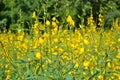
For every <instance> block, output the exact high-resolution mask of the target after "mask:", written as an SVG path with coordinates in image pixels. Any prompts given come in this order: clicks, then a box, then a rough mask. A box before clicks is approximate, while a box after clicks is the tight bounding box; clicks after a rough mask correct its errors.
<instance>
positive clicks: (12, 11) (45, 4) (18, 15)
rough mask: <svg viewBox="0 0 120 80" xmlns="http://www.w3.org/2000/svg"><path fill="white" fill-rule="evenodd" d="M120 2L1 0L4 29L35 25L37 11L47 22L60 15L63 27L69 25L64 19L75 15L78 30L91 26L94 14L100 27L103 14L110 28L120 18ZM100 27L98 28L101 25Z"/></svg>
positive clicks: (40, 17)
mask: <svg viewBox="0 0 120 80" xmlns="http://www.w3.org/2000/svg"><path fill="white" fill-rule="evenodd" d="M119 10H120V1H119V0H114V1H113V0H35V1H33V0H1V1H0V25H1V26H0V27H1V29H3V27H5V26H7V29H8V28H10V29H15V30H16V29H17V28H18V27H20V28H21V27H23V28H27V29H28V28H30V27H31V26H32V23H33V21H32V19H31V17H30V16H31V13H32V12H33V11H35V12H36V13H37V15H38V16H39V17H38V18H39V21H42V22H44V20H46V19H51V18H52V17H53V16H56V17H57V18H58V20H60V22H61V24H64V23H66V21H65V20H64V18H66V17H67V16H68V15H71V16H72V17H73V19H74V20H75V23H76V27H79V24H81V23H85V24H87V18H88V17H89V15H90V13H91V11H92V13H93V17H94V20H95V22H96V25H97V24H98V22H99V21H98V15H99V13H102V14H103V16H104V18H105V19H104V20H105V27H110V25H111V24H109V23H111V22H112V21H113V19H114V18H116V17H120V12H119ZM97 26H98V25H97Z"/></svg>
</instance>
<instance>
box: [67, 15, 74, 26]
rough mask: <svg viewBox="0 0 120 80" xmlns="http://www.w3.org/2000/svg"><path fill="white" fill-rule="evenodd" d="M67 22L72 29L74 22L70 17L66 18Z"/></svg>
mask: <svg viewBox="0 0 120 80" xmlns="http://www.w3.org/2000/svg"><path fill="white" fill-rule="evenodd" d="M67 22H68V23H70V25H71V26H72V27H74V26H75V22H74V21H73V19H72V17H71V16H70V15H69V16H68V17H67Z"/></svg>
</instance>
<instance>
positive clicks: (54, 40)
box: [0, 12, 120, 80]
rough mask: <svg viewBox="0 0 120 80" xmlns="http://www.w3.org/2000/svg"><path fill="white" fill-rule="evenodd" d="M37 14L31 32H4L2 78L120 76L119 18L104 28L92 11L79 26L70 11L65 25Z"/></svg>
mask: <svg viewBox="0 0 120 80" xmlns="http://www.w3.org/2000/svg"><path fill="white" fill-rule="evenodd" d="M100 16H102V15H100ZM36 17H37V16H36V13H35V12H33V15H32V18H34V19H35V21H34V24H33V26H32V29H31V30H30V33H26V32H24V31H23V30H22V29H19V30H18V31H17V32H15V33H13V32H11V31H10V30H9V31H8V32H6V30H4V31H3V32H1V34H0V80H120V36H119V35H120V26H119V25H118V19H116V20H115V21H114V22H113V23H112V27H111V29H110V30H104V29H103V28H102V24H103V21H102V18H101V17H99V20H100V22H99V25H100V26H101V27H100V28H97V27H96V25H95V24H94V21H93V17H92V15H91V16H90V17H89V18H88V19H87V20H88V21H87V25H88V27H85V25H84V24H81V25H80V28H76V27H75V23H74V20H73V19H72V17H71V16H70V15H68V17H67V18H65V20H66V24H65V27H64V28H63V26H62V25H60V22H59V21H58V20H57V19H56V17H53V18H52V19H51V20H46V21H45V23H44V24H43V23H41V22H39V21H38V20H37V18H36Z"/></svg>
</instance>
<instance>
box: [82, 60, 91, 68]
mask: <svg viewBox="0 0 120 80" xmlns="http://www.w3.org/2000/svg"><path fill="white" fill-rule="evenodd" d="M89 65H90V62H89V61H84V63H83V66H84V68H85V69H88V67H89Z"/></svg>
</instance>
